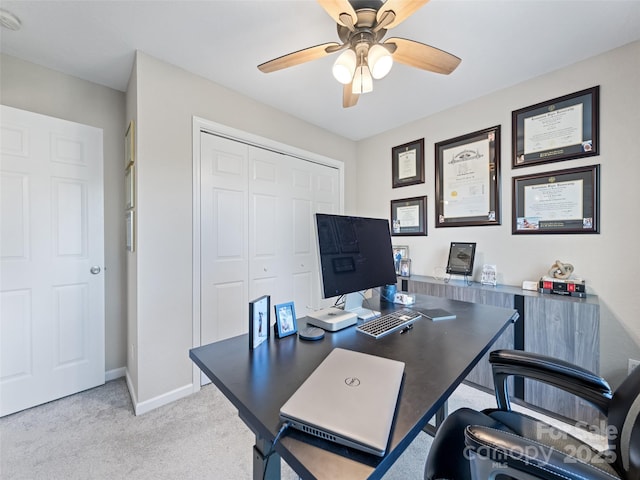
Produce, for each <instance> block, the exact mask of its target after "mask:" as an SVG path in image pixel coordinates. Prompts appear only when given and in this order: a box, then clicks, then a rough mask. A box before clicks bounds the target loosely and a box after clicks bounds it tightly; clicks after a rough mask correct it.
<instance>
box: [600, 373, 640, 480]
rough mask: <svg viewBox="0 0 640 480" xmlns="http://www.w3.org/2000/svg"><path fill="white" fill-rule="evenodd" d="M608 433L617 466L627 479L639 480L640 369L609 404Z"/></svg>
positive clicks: (629, 378)
mask: <svg viewBox="0 0 640 480" xmlns="http://www.w3.org/2000/svg"><path fill="white" fill-rule="evenodd" d="M607 420H608V424H609V431H608V432H606V433H607V434H608V435H609V438H610V439H612V440H613V446H614V452H615V455H616V458H615V465H616V470H617V471H618V472H621V473H622V472H624V478H627V479H634V480H636V479H639V478H640V368H636V369H635V370H634V371H633V372H631V374H630V375H629V376H628V377H627V378H626V379H625V380H624V381H623V382H622V384H621V385H620V386H619V387H618V388H617V389H616V390H615V392H614V393H613V398H612V399H611V403H610V404H609V415H608V418H607Z"/></svg>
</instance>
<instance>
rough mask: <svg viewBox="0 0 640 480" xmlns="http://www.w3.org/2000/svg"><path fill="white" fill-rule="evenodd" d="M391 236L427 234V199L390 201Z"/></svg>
mask: <svg viewBox="0 0 640 480" xmlns="http://www.w3.org/2000/svg"><path fill="white" fill-rule="evenodd" d="M391 225H392V228H391V235H395V236H400V235H426V234H427V197H426V195H425V196H424V197H413V198H404V199H402V200H391Z"/></svg>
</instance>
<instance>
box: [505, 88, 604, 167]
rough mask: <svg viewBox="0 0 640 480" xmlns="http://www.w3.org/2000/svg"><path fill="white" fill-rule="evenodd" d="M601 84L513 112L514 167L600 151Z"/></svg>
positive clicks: (588, 154) (557, 160)
mask: <svg viewBox="0 0 640 480" xmlns="http://www.w3.org/2000/svg"><path fill="white" fill-rule="evenodd" d="M599 123H600V86H595V87H591V88H588V89H586V90H581V91H579V92H574V93H570V94H568V95H564V96H562V97H558V98H554V99H551V100H547V101H545V102H540V103H537V104H535V105H531V106H529V107H525V108H521V109H519V110H514V111H513V112H511V127H512V128H511V132H512V133H511V135H512V138H511V144H512V149H513V151H512V167H513V168H519V167H526V166H530V165H537V164H541V163H550V162H561V161H564V160H570V159H574V158H582V157H590V156H594V155H599V154H600V142H599V130H600V126H599Z"/></svg>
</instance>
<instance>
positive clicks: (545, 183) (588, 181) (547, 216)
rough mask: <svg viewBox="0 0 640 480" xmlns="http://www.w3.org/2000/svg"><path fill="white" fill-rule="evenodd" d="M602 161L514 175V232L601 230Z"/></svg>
mask: <svg viewBox="0 0 640 480" xmlns="http://www.w3.org/2000/svg"><path fill="white" fill-rule="evenodd" d="M599 172H600V165H592V166H589V167H580V168H573V169H568V170H559V171H556V172H547V173H539V174H535V175H524V176H520V177H513V208H512V211H513V218H512V233H513V234H519V235H525V234H529V235H530V234H542V233H600V219H599V216H600V200H599V176H600V175H599Z"/></svg>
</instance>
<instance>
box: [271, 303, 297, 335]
mask: <svg viewBox="0 0 640 480" xmlns="http://www.w3.org/2000/svg"><path fill="white" fill-rule="evenodd" d="M273 308H274V311H275V314H276V323H275V325H274V326H273V330H274V332H275V334H276V338H283V337H288V336H289V335H293V334H294V333H296V332H297V331H298V322H297V320H296V309H295V306H294V305H293V302H288V303H280V304H278V305H274V307H273Z"/></svg>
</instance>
